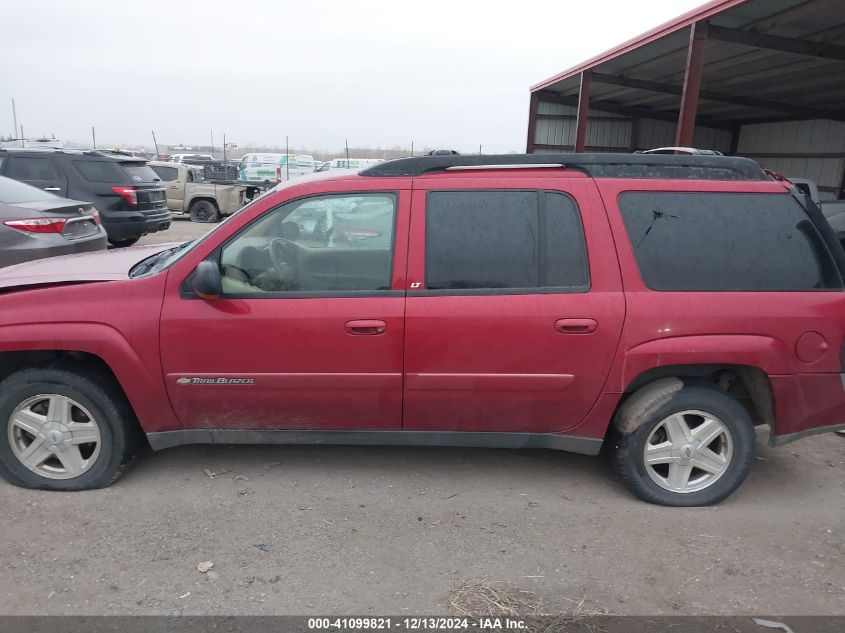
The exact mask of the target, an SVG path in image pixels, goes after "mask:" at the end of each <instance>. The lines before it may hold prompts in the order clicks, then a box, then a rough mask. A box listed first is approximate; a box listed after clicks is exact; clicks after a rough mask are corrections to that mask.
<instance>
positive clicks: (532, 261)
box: [426, 191, 589, 293]
mask: <svg viewBox="0 0 845 633" xmlns="http://www.w3.org/2000/svg"><path fill="white" fill-rule="evenodd" d="M588 283H589V282H588V273H587V259H586V248H585V245H584V232H583V229H582V226H581V218H580V215H579V213H578V208H577V206H576V204H575V202H574V201H573V200H572V198H570V197H569V196H567V195H565V194H562V193H555V192H544V191H432V192H430V193H429V194H428V202H427V208H426V288H427V289H428V290H447V291H456V292H457V291H461V290H470V291H483V290H492V289H503V290H509V289H510V290H513V289H517V290H527V291H531V290H535V289H539V288H562V289H570V290H586V289H587V286H588ZM458 293H459V292H458Z"/></svg>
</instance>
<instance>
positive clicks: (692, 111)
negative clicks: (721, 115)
mask: <svg viewBox="0 0 845 633" xmlns="http://www.w3.org/2000/svg"><path fill="white" fill-rule="evenodd" d="M706 43H707V23H706V22H695V23H694V24H693V25H692V26H691V27H690V38H689V48H688V49H687V66H686V70H685V72H684V91H683V93H682V94H681V111H680V112H679V113H678V127H677V130H676V133H675V145H676V146H678V147H691V146H692V143H693V137H694V136H695V117H696V114H698V97H699V93H700V92H701V74H702V69H703V68H704V50H705V45H706Z"/></svg>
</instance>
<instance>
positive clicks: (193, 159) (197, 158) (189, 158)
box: [168, 154, 214, 165]
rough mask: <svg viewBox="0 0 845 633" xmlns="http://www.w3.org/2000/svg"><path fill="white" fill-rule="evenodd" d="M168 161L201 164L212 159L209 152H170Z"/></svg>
mask: <svg viewBox="0 0 845 633" xmlns="http://www.w3.org/2000/svg"><path fill="white" fill-rule="evenodd" d="M168 160H169V161H171V162H173V163H188V164H189V165H201V164H202V163H210V162H211V161H213V160H214V157H213V156H212V155H211V154H171V156H170V158H168Z"/></svg>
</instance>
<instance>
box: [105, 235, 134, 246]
mask: <svg viewBox="0 0 845 633" xmlns="http://www.w3.org/2000/svg"><path fill="white" fill-rule="evenodd" d="M140 239H141V236H140V235H139V236H138V237H127V238H126V239H125V240H113V239H111V238H109V244H111V245H112V246H114V247H115V248H123V247H124V246H132V245H133V244H134V243H135V242H137V241H138V240H140Z"/></svg>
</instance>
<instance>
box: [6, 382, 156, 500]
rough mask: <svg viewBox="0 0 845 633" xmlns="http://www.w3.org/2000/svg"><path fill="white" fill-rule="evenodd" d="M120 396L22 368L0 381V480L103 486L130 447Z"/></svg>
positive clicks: (133, 442) (131, 427)
mask: <svg viewBox="0 0 845 633" xmlns="http://www.w3.org/2000/svg"><path fill="white" fill-rule="evenodd" d="M131 416H132V414H131V411H129V409H128V406H127V405H126V403H125V402H124V401H123V399H122V398H121V397H119V396H118V394H116V393H115V392H114V390H113V389H110V388H109V387H107V386H106V385H104V384H101V383H99V382H97V381H94V380H91V379H89V378H86V377H83V376H80V375H79V374H76V373H74V372H71V371H68V370H66V369H57V368H43V369H26V370H22V371H19V372H16V373H14V374H12V375H11V376H9V377H8V378H6V379H5V380H4V381H3V382H2V383H0V475H2V477H3V478H4V479H6V480H7V481H9V482H10V483H13V484H16V485H18V486H23V487H25V488H39V489H44V490H85V489H89V488H101V487H104V486H107V485H109V484H110V483H111V482H113V481H114V480H115V479H117V478H118V477H119V476H120V474H121V473H122V472H123V470H124V468H125V467H126V465H127V464H128V463H129V462H130V461H131V459H132V457H133V455H134V453H135V449H136V448H137V446H138V439H139V433H138V431H137V427H136V426H135V424H134V420H133V419H132V417H131Z"/></svg>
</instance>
